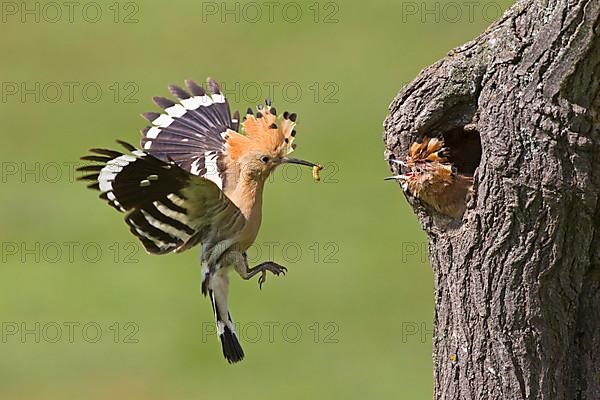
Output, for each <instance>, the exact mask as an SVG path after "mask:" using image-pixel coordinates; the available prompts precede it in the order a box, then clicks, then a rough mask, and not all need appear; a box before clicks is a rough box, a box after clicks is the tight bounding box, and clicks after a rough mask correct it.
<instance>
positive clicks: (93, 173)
mask: <svg viewBox="0 0 600 400" xmlns="http://www.w3.org/2000/svg"><path fill="white" fill-rule="evenodd" d="M119 143H121V144H122V145H123V146H124V147H125V148H126V149H127V150H129V152H130V154H123V153H121V152H118V151H114V150H107V149H92V150H90V151H91V152H93V153H95V154H94V155H89V156H85V157H82V160H87V161H95V162H97V163H98V164H92V165H86V166H83V167H80V168H79V169H78V170H79V171H86V172H88V175H85V176H83V177H81V178H79V179H83V180H91V181H94V182H93V183H92V184H90V185H89V186H88V187H90V188H92V189H97V190H99V191H100V192H101V194H100V198H102V199H104V200H106V201H108V203H109V204H110V205H111V206H113V207H115V208H116V209H117V210H119V211H122V212H128V214H127V216H126V217H125V221H126V222H127V224H128V225H129V227H130V230H131V233H133V234H134V235H135V236H137V237H138V238H139V239H140V241H141V242H142V244H143V245H144V247H145V248H146V250H147V251H148V252H149V253H154V254H165V253H170V252H173V251H175V252H180V251H183V250H186V249H188V248H190V247H192V246H194V245H195V244H197V243H199V242H202V243H207V244H208V243H218V242H219V241H221V240H223V239H225V238H228V237H231V236H232V233H234V232H236V231H239V230H240V229H242V227H243V226H244V224H245V219H244V216H243V215H242V213H241V212H240V210H239V209H238V208H237V207H236V206H235V204H233V203H232V202H231V200H229V198H227V196H225V195H224V194H223V192H222V191H221V189H220V188H219V187H217V185H215V184H214V183H213V182H212V181H210V180H208V179H205V178H202V177H198V176H195V175H192V174H190V173H189V172H188V171H185V170H184V169H182V168H180V167H179V166H178V165H177V164H175V163H173V162H171V163H169V162H164V161H162V160H160V159H158V158H156V157H154V156H153V155H151V154H148V153H146V152H143V151H141V150H136V149H135V147H133V146H132V145H130V144H127V143H124V142H119Z"/></svg>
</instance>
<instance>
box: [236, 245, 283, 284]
mask: <svg viewBox="0 0 600 400" xmlns="http://www.w3.org/2000/svg"><path fill="white" fill-rule="evenodd" d="M242 256H243V257H242V259H238V261H239V262H237V263H235V270H236V271H237V272H238V274H240V276H241V277H242V278H243V279H245V280H248V279H250V278H252V277H253V276H254V275H256V274H258V273H259V272H260V273H261V275H260V278H258V285H259V287H260V288H261V289H262V285H263V283H265V281H266V280H267V271H270V272H271V273H272V274H274V275H279V274H283V275H285V272H286V271H287V268H286V267H284V266H283V265H279V264H277V263H276V262H273V261H266V262H264V263H261V264H258V265H257V266H255V267H253V268H250V267H249V266H248V258H247V257H246V253H243V254H242Z"/></svg>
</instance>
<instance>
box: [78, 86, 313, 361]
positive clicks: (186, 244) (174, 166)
mask: <svg viewBox="0 0 600 400" xmlns="http://www.w3.org/2000/svg"><path fill="white" fill-rule="evenodd" d="M207 82H208V84H207V88H208V91H206V90H204V88H203V87H202V86H200V85H198V84H196V83H195V82H193V81H186V85H187V88H188V89H189V92H190V93H188V92H187V91H185V90H184V89H182V88H180V87H178V86H175V85H171V86H169V90H170V92H171V93H172V94H173V95H174V96H176V97H177V98H178V99H179V103H175V102H173V101H171V100H169V99H166V98H163V97H155V98H154V102H155V103H156V104H157V105H158V106H159V107H161V108H162V109H164V111H165V113H163V114H159V113H154V112H150V113H144V114H142V115H143V116H144V118H146V119H147V120H148V121H150V122H151V123H152V125H151V126H149V127H147V128H145V129H143V130H142V139H141V147H142V148H143V150H139V149H136V148H135V147H134V146H132V145H130V144H128V143H125V142H122V141H118V142H119V143H120V144H121V145H122V146H123V147H124V148H125V149H126V150H127V151H128V152H129V153H128V154H125V153H122V152H118V151H114V150H107V149H91V150H90V151H91V152H92V153H94V154H93V155H88V156H84V157H82V160H86V161H93V162H98V163H99V164H93V165H86V166H83V167H81V168H79V170H80V171H85V172H88V173H89V174H88V175H86V176H82V177H81V178H80V179H83V180H91V181H94V182H93V183H92V184H90V185H89V186H88V187H90V188H93V189H97V190H99V191H100V192H101V193H100V198H102V199H104V200H106V201H107V202H108V203H109V204H110V205H111V206H113V207H114V208H116V209H117V210H119V211H121V212H127V215H126V216H125V222H126V223H127V224H128V225H129V228H130V230H131V233H133V234H134V235H135V236H137V237H138V239H139V240H140V241H141V242H142V244H143V246H144V247H145V249H146V250H147V251H148V252H149V253H151V254H166V253H171V252H182V251H184V250H187V249H189V248H191V247H192V246H195V245H196V244H201V246H202V251H201V257H200V262H201V273H202V285H201V288H202V293H203V294H204V295H208V296H209V297H210V300H211V303H212V307H213V311H214V316H215V320H216V325H217V334H218V335H219V339H220V341H221V345H222V350H223V355H224V356H225V358H226V359H227V361H228V362H230V363H235V362H237V361H240V360H242V359H243V358H244V352H243V350H242V347H241V345H240V342H239V340H238V338H237V336H236V332H235V329H234V325H233V322H232V319H231V314H230V312H229V308H228V306H227V293H228V286H229V281H228V271H229V270H230V269H231V268H233V269H235V271H237V272H238V273H239V275H240V276H241V277H242V278H243V279H250V278H252V277H253V276H255V275H256V274H258V273H260V274H261V276H260V277H259V286H260V287H261V288H262V284H263V283H264V282H265V280H266V276H267V271H270V272H271V273H273V274H274V275H279V274H285V272H286V268H285V267H284V266H282V265H279V264H277V263H275V262H272V261H267V262H264V263H262V264H260V265H257V266H255V267H254V268H250V267H249V265H248V260H247V257H246V250H247V249H248V248H249V247H250V245H252V243H253V242H254V240H255V239H256V236H257V234H258V230H259V227H260V224H261V213H262V196H263V187H264V184H265V180H266V179H267V177H268V176H269V174H270V173H271V172H272V171H273V170H274V169H275V168H276V167H277V166H278V165H281V164H284V163H293V164H300V165H306V166H310V167H313V170H314V171H318V170H319V169H321V168H322V167H321V166H319V165H318V164H315V163H312V162H308V161H304V160H299V159H296V158H291V157H289V153H291V152H292V151H293V149H294V148H295V145H294V144H293V141H294V136H295V135H296V131H295V129H294V127H295V125H296V114H295V113H292V114H290V113H288V112H287V111H286V112H284V113H283V114H281V115H279V116H278V115H277V111H276V110H275V108H274V107H272V106H271V102H270V101H269V100H266V101H265V106H263V105H258V107H257V112H256V115H254V113H253V111H252V109H250V108H249V109H248V111H247V114H246V116H245V117H244V120H243V122H241V123H240V115H239V112H237V111H236V112H235V113H234V114H233V117H232V116H231V114H230V109H229V105H228V103H227V100H226V99H225V96H224V95H223V93H222V92H221V90H220V89H219V85H218V83H217V82H216V81H214V80H212V79H210V78H209V79H208V80H207Z"/></svg>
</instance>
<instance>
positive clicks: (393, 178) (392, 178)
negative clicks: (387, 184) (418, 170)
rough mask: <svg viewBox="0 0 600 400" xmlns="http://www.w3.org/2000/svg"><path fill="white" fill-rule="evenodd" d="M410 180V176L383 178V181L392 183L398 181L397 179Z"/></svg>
mask: <svg viewBox="0 0 600 400" xmlns="http://www.w3.org/2000/svg"><path fill="white" fill-rule="evenodd" d="M408 178H410V177H409V176H408V175H394V176H388V177H387V178H383V180H384V181H391V180H396V179H402V180H407V179H408Z"/></svg>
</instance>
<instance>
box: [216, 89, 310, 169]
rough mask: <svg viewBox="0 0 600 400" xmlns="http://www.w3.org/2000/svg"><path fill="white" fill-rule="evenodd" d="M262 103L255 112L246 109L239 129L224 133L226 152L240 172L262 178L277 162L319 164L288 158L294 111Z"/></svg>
mask: <svg viewBox="0 0 600 400" xmlns="http://www.w3.org/2000/svg"><path fill="white" fill-rule="evenodd" d="M266 104H267V105H266V107H264V106H262V105H259V106H258V107H257V111H256V115H254V113H253V112H252V109H250V108H249V109H248V111H247V113H246V115H245V116H244V121H243V122H242V132H241V133H238V132H235V131H232V130H228V131H227V132H226V133H225V141H226V145H227V154H228V155H229V158H230V160H231V162H232V163H233V164H234V165H235V166H236V167H237V168H239V170H240V173H241V175H243V176H247V177H249V178H251V179H259V180H260V179H266V178H267V177H268V176H269V174H270V173H271V172H272V171H273V170H274V169H275V168H276V167H277V166H279V165H281V164H285V163H289V164H300V165H306V166H309V167H317V168H319V169H320V168H321V166H319V165H318V164H315V163H312V162H310V161H304V160H300V159H297V158H292V157H290V156H289V154H290V153H291V152H292V151H294V149H295V148H296V146H295V145H294V143H293V142H294V137H295V135H296V131H295V130H294V127H295V126H296V114H294V113H292V114H290V113H288V112H287V111H286V112H284V113H283V114H281V115H279V116H278V115H277V111H276V110H275V108H274V107H271V104H270V101H269V100H266Z"/></svg>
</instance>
